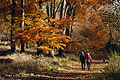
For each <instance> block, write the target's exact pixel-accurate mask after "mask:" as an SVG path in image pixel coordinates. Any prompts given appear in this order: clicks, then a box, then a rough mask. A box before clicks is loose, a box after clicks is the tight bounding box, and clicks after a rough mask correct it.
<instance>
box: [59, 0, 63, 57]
mask: <svg viewBox="0 0 120 80" xmlns="http://www.w3.org/2000/svg"><path fill="white" fill-rule="evenodd" d="M63 9H64V0H63V1H62V3H61V10H60V19H61V18H62V17H63ZM58 56H59V57H63V56H64V50H62V49H61V48H60V49H59V52H58Z"/></svg>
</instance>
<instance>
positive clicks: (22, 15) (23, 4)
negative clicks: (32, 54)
mask: <svg viewBox="0 0 120 80" xmlns="http://www.w3.org/2000/svg"><path fill="white" fill-rule="evenodd" d="M24 6H25V1H24V0H21V9H22V10H21V17H22V19H24V15H25V11H24V9H23V8H24ZM20 27H24V21H21V25H20ZM24 51H25V49H24V41H23V40H22V39H21V51H20V52H21V53H22V52H24Z"/></svg>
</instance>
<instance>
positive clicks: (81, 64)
mask: <svg viewBox="0 0 120 80" xmlns="http://www.w3.org/2000/svg"><path fill="white" fill-rule="evenodd" d="M81 67H82V70H83V62H81Z"/></svg>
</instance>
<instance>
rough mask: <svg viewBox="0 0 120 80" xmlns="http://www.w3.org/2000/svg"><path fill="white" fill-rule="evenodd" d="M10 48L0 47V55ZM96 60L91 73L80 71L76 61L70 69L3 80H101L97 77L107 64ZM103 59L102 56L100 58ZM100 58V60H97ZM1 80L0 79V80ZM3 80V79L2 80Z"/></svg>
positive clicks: (10, 76)
mask: <svg viewBox="0 0 120 80" xmlns="http://www.w3.org/2000/svg"><path fill="white" fill-rule="evenodd" d="M9 48H10V47H8V46H6V47H5V48H3V46H1V45H0V54H4V53H6V52H5V50H6V49H9ZM96 57H97V58H95V56H94V58H95V59H94V60H93V63H92V65H91V71H88V70H87V65H86V70H82V69H81V64H80V62H79V61H78V62H77V63H76V64H71V67H68V68H65V69H62V70H58V71H56V72H45V71H44V72H40V73H38V74H33V73H31V74H19V75H9V76H7V77H6V79H5V80H101V79H100V78H99V76H101V75H103V74H101V70H100V69H102V68H104V67H105V66H106V65H107V64H106V63H104V62H103V60H101V58H100V56H99V55H97V56H96ZM101 57H102V58H103V56H101ZM1 58H5V57H4V56H0V59H1ZM99 58H100V59H99ZM0 80H1V79H0ZM3 80H4V79H3Z"/></svg>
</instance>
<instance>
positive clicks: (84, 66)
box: [83, 62, 85, 70]
mask: <svg viewBox="0 0 120 80" xmlns="http://www.w3.org/2000/svg"><path fill="white" fill-rule="evenodd" d="M83 69H84V70H85V62H84V63H83Z"/></svg>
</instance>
